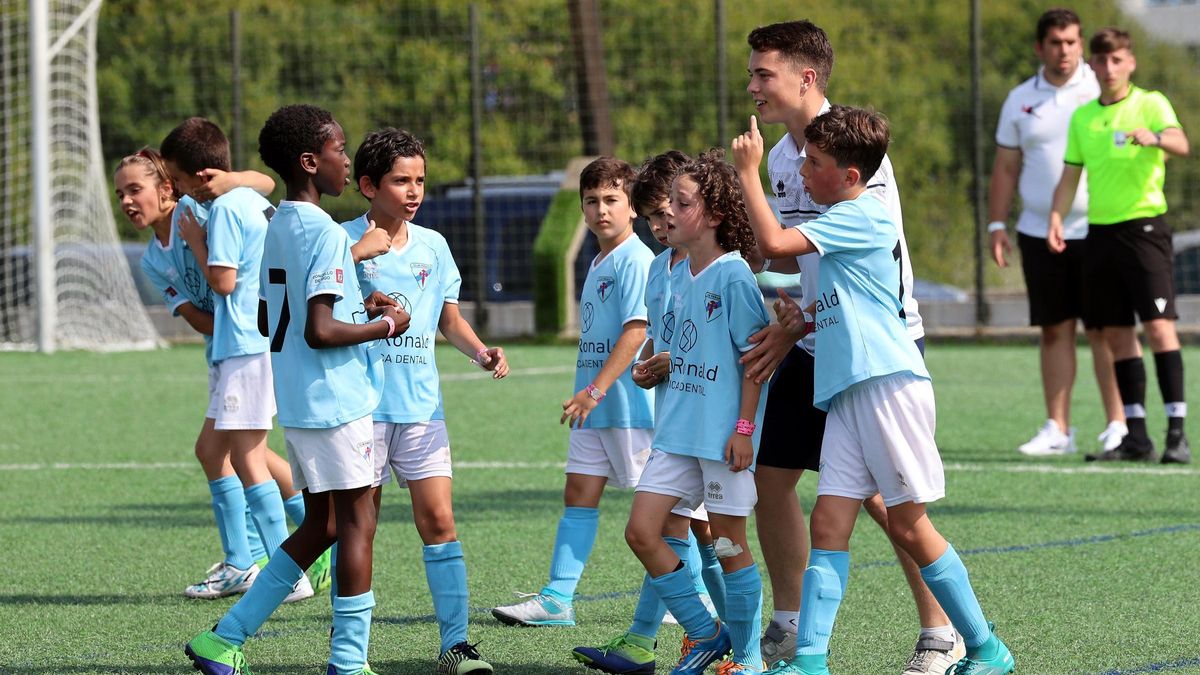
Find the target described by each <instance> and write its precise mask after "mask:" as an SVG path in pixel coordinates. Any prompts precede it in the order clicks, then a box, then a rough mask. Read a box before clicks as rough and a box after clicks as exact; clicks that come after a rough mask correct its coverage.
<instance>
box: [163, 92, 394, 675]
mask: <svg viewBox="0 0 1200 675" xmlns="http://www.w3.org/2000/svg"><path fill="white" fill-rule="evenodd" d="M259 154H260V155H261V156H262V158H263V161H264V163H266V164H267V166H270V167H271V168H272V169H274V170H275V171H276V172H278V173H279V175H280V177H281V178H283V180H284V182H285V183H286V184H287V199H286V200H285V201H284V202H282V203H281V204H280V208H279V211H278V212H277V213H276V215H275V217H274V218H273V219H272V221H271V224H270V227H269V228H268V230H267V233H266V237H265V247H266V248H265V252H264V255H263V260H262V267H261V270H260V278H259V282H260V285H259V287H260V293H261V294H262V297H261V298H260V306H259V312H258V325H259V329H260V333H261V334H262V335H264V336H269V338H270V347H271V358H272V360H273V361H274V365H275V368H274V372H275V394H276V397H277V400H278V402H279V421H280V423H281V424H282V425H283V427H284V440H285V441H286V443H287V450H288V460H289V462H290V463H291V465H292V474H293V478H294V480H295V484H296V487H298V488H300V489H301V490H302V491H303V494H304V503H305V507H306V509H307V517H306V518H305V519H304V522H302V523H301V524H300V526H299V527H298V528H297V529H296V531H295V532H293V533H292V535H291V536H290V537H288V538H287V539H286V540H284V542H283V543H282V544H281V545H280V546H279V548H278V550H277V551H276V552H275V554H274V555H272V556H271V561H270V562H269V563H268V564H267V566H266V568H265V569H263V571H262V573H261V574H259V577H258V580H257V581H256V582H255V583H254V585H253V586H252V587H251V588H250V590H249V591H248V592H247V593H246V595H245V596H244V597H243V598H242V599H241V600H240V601H238V603H237V604H235V605H234V606H233V608H231V609H230V610H229V612H228V613H227V614H226V615H225V616H224V617H222V618H221V620H220V621H219V622H218V623H217V625H216V626H215V627H214V629H213V630H211V631H204V632H202V633H200V634H199V635H197V636H196V637H195V638H193V639H192V640H191V641H190V642H188V645H187V647H186V650H185V651H186V653H187V655H188V657H189V658H190V659H191V660H192V662H193V664H194V665H195V667H196V668H197V669H198V670H200V671H201V672H203V673H205V674H206V675H234V674H235V673H243V672H247V666H246V660H245V657H244V655H243V654H242V644H243V643H244V642H245V640H246V638H248V637H249V636H251V635H254V634H255V633H256V632H257V631H258V629H259V628H260V627H261V626H262V624H263V623H264V622H265V621H266V620H267V618H268V617H269V616H270V615H271V613H272V612H273V611H274V610H275V608H276V607H278V606H279V604H280V603H281V602H282V601H283V599H284V598H285V597H286V596H287V595H288V594H289V593H290V589H291V588H292V586H293V585H294V584H295V583H296V582H297V581H298V580H299V579H300V578H301V577H302V576H303V574H304V568H306V567H308V566H309V565H311V564H312V563H313V561H315V560H316V559H317V557H318V556H319V555H320V554H321V553H323V552H324V551H325V550H326V549H328V548H329V547H330V546H332V545H333V544H334V543H335V542H337V543H338V553H337V556H338V560H337V565H336V570H337V578H338V579H337V581H338V583H337V595H336V596H335V597H334V598H333V631H332V634H331V636H330V658H329V666H328V668H327V673H328V674H329V675H365V674H369V673H371V670H370V668H369V667H368V666H367V645H368V642H369V638H370V622H371V609H372V607H374V605H375V596H374V594H373V593H372V591H371V561H372V541H373V539H374V536H375V522H376V506H375V502H374V493H375V491H374V489H373V488H372V484H373V482H374V478H375V452H374V442H373V438H372V432H371V412H372V411H373V410H374V409H375V407H376V406H377V405H378V403H379V388H380V386H381V378H382V373H381V372H380V368H379V365H378V364H376V363H373V362H372V360H371V358H370V356H369V354H368V352H367V349H366V348H365V347H363V346H362V343H364V342H370V341H373V340H380V339H384V338H391V337H395V336H396V335H399V334H401V333H403V332H404V330H405V329H407V327H408V316H407V315H406V314H404V313H403V312H402V311H400V310H399V309H398V307H397V306H396V302H395V300H392V299H390V298H387V297H385V296H382V295H381V294H373V295H372V296H371V297H368V298H366V300H362V299H361V298H362V295H361V293H360V292H359V286H358V280H357V278H356V276H355V275H354V272H353V268H354V260H353V257H352V254H351V250H350V247H351V241H350V238H349V237H348V236H347V235H346V232H345V230H344V229H342V228H341V227H339V226H338V225H337V223H335V222H334V221H333V219H332V218H330V217H329V215H328V214H326V213H325V212H324V211H322V210H321V208H320V206H318V203H319V201H320V198H321V195H322V194H332V195H335V196H336V195H339V194H341V192H342V190H343V189H344V188H345V186H346V183H347V182H348V180H349V175H350V161H349V159H348V158H347V157H346V139H345V135H344V134H343V132H342V128H341V126H340V125H338V124H337V122H336V121H334V119H333V116H332V115H330V114H329V112H327V111H325V110H321V109H320V108H317V107H315V106H308V105H293V106H285V107H283V108H281V109H279V110H277V111H276V112H275V113H274V114H272V115H271V117H270V118H269V119H268V120H267V122H266V124H265V125H264V127H263V130H262V132H261V133H260V134H259ZM374 317H380V318H381V320H380V321H377V322H372V323H364V322H365V321H366V320H367V319H368V318H374Z"/></svg>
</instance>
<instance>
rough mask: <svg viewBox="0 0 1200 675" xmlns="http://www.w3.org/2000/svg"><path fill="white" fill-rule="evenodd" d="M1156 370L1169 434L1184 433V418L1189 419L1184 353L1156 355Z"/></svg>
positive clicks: (1160, 353) (1174, 352) (1176, 351)
mask: <svg viewBox="0 0 1200 675" xmlns="http://www.w3.org/2000/svg"><path fill="white" fill-rule="evenodd" d="M1154 370H1155V372H1156V373H1157V374H1158V389H1159V391H1161V392H1162V400H1163V405H1164V406H1165V407H1166V409H1167V433H1168V434H1172V433H1183V418H1185V417H1187V403H1185V402H1184V398H1183V353H1182V352H1180V351H1179V350H1178V349H1176V350H1173V351H1169V352H1159V353H1157V354H1155V355H1154Z"/></svg>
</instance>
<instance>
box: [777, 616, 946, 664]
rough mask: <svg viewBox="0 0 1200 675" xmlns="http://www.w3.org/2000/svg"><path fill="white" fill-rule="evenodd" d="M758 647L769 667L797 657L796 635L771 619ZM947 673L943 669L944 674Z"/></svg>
mask: <svg viewBox="0 0 1200 675" xmlns="http://www.w3.org/2000/svg"><path fill="white" fill-rule="evenodd" d="M758 647H759V651H760V652H762V660H763V663H765V664H767V665H768V666H770V665H771V664H773V663H778V662H779V661H790V660H791V659H792V657H793V656H795V655H796V634H795V633H793V632H792V631H790V630H787V629H785V628H784V627H783V626H782V625H780V624H779V622H778V621H776V620H775V619H771V623H770V624H768V625H767V629H766V630H764V631H763V634H762V638H761V639H760V640H759V642H758ZM948 667H949V666H947V668H948ZM945 672H946V670H945V668H943V669H942V673H945Z"/></svg>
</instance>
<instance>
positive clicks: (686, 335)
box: [679, 319, 699, 354]
mask: <svg viewBox="0 0 1200 675" xmlns="http://www.w3.org/2000/svg"><path fill="white" fill-rule="evenodd" d="M697 333H698V331H697V330H696V324H694V323H692V320H691V319H688V320H687V321H684V322H683V328H682V329H680V331H679V349H680V350H682V351H683V353H684V354H686V353H688V352H690V351H692V347H695V346H696V340H697V338H698V337H699V336H698V335H697Z"/></svg>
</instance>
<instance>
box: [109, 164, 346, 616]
mask: <svg viewBox="0 0 1200 675" xmlns="http://www.w3.org/2000/svg"><path fill="white" fill-rule="evenodd" d="M205 173H206V174H208V175H210V176H211V177H212V180H210V182H209V183H207V188H208V189H209V191H211V192H213V193H214V194H216V195H221V194H224V193H225V192H227V191H229V190H230V189H233V188H237V187H241V186H242V185H243V184H244V185H245V186H246V187H252V188H254V189H255V190H256V191H261V192H262V193H264V194H266V193H269V192H270V191H271V190H272V189H274V187H275V181H273V180H271V179H270V178H269V177H268V176H265V175H263V174H261V173H258V172H257V171H247V172H238V173H232V172H223V171H220V170H216V169H211V170H207V171H206V172H205ZM114 182H115V184H116V188H117V198H118V200H120V202H121V207H122V211H123V212H124V213H125V215H126V217H128V218H129V220H130V222H131V223H132V224H133V225H134V227H136V228H138V229H144V228H151V229H153V230H154V236H153V237H152V238H151V240H150V242H149V243H148V244H147V246H146V252H145V253H144V254H143V255H142V259H141V267H142V271H143V273H145V274H146V276H147V278H149V279H150V281H151V283H153V284H154V286H155V287H156V288H157V289H158V290H159V292H160V293H161V294H162V298H163V304H164V305H166V307H167V309H168V310H169V311H170V312H171V313H172V314H173V315H176V316H180V317H183V318H184V320H186V321H187V322H188V324H189V325H190V326H192V328H194V329H195V330H196V332H198V333H200V334H201V335H202V336H203V338H204V343H205V361H206V363H207V364H208V366H209V369H210V373H211V370H212V367H213V362H212V331H213V316H212V312H213V301H212V291H211V290H210V289H209V287H208V281H207V280H206V279H205V278H204V273H203V272H202V271H201V270H200V267H199V264H198V263H197V261H196V258H195V256H194V255H192V251H191V248H190V247H189V246H188V245H187V242H185V241H183V238H182V237H181V236H180V234H179V219H180V216H181V214H184V213H191V214H193V215H194V217H197V218H199V219H200V220H201V221H204V220H207V209H205V208H204V207H203V206H201V205H200V204H197V203H196V201H195V200H194V199H192V198H191V197H189V196H187V195H184V196H183V197H180V198H179V199H178V201H177V200H176V198H175V196H174V185H173V184H172V182H171V178H170V176H168V174H167V170H166V167H165V166H164V164H163V161H162V157H161V156H160V155H159V154H158V152H157V151H155V150H153V149H151V148H143V149H142V150H139V151H138V152H137V153H136V154H133V155H129V156H128V157H125V158H124V159H122V160H121V162H120V164H118V166H117V171H116V175H115V177H114ZM196 458H197V459H198V460H199V461H200V465H201V466H202V467H203V468H204V472H205V475H206V477H207V479H208V486H209V492H210V494H211V500H212V509H213V515H214V517H215V519H216V523H217V531H218V533H219V535H220V539H221V547H222V548H223V549H224V552H225V556H224V558H223V559H222V560H221V561H220V562H218V563H217V564H215V565H213V566H212V567H211V568H210V569H209V571H208V573H207V574H206V575H205V578H204V580H202V581H200V582H199V583H196V584H191V585H189V586H188V587H187V588H186V589H184V595H185V596H187V597H190V598H206V599H211V598H219V597H224V596H227V595H233V594H236V593H241V592H243V591H245V590H246V589H247V588H249V587H250V584H251V583H253V581H254V577H255V576H257V575H258V572H259V569H260V565H259V564H258V563H257V561H259V560H260V559H263V558H266V551H265V549H264V548H263V545H262V540H261V538H260V537H259V535H258V531H257V527H255V525H254V522H253V519H252V517H251V515H250V512H249V510H248V509H247V507H246V499H245V493H244V490H243V487H242V483H241V481H239V480H238V478H237V475H236V473H235V472H234V470H233V466H232V465H231V464H230V462H229V451H228V449H227V448H226V447H225V446H224V445H223V443H222V439H221V438H220V437H219V436H218V434H217V433H216V431H215V430H214V428H213V420H212V419H208V418H206V419H205V423H204V425H203V426H202V427H201V430H200V435H199V437H197V439H196ZM267 461H268V468H269V469H270V471H271V473H272V475H273V476H275V477H276V480H277V481H279V483H280V490H281V492H283V493H284V495H285V496H286V497H290V499H288V500H287V501H286V502H285V508H287V511H288V515H289V516H292V517H293V520H294V522H296V523H299V522H300V521H301V520H303V519H304V505H303V502H302V501H301V499H300V495H299V493H298V492H295V491H293V490H291V485H292V478H291V468H290V467H289V466H288V464H287V462H286V461H284V460H283V458H281V457H279V456H278V455H276V454H274V453H273V452H270V451H268V452H267ZM296 506H299V513H295V511H296V510H297V509H296V508H295V507H296ZM327 567H328V565H326V568H327ZM302 595H303V594H295V597H293V598H292V599H293V600H299V599H302V597H301V596H302Z"/></svg>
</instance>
